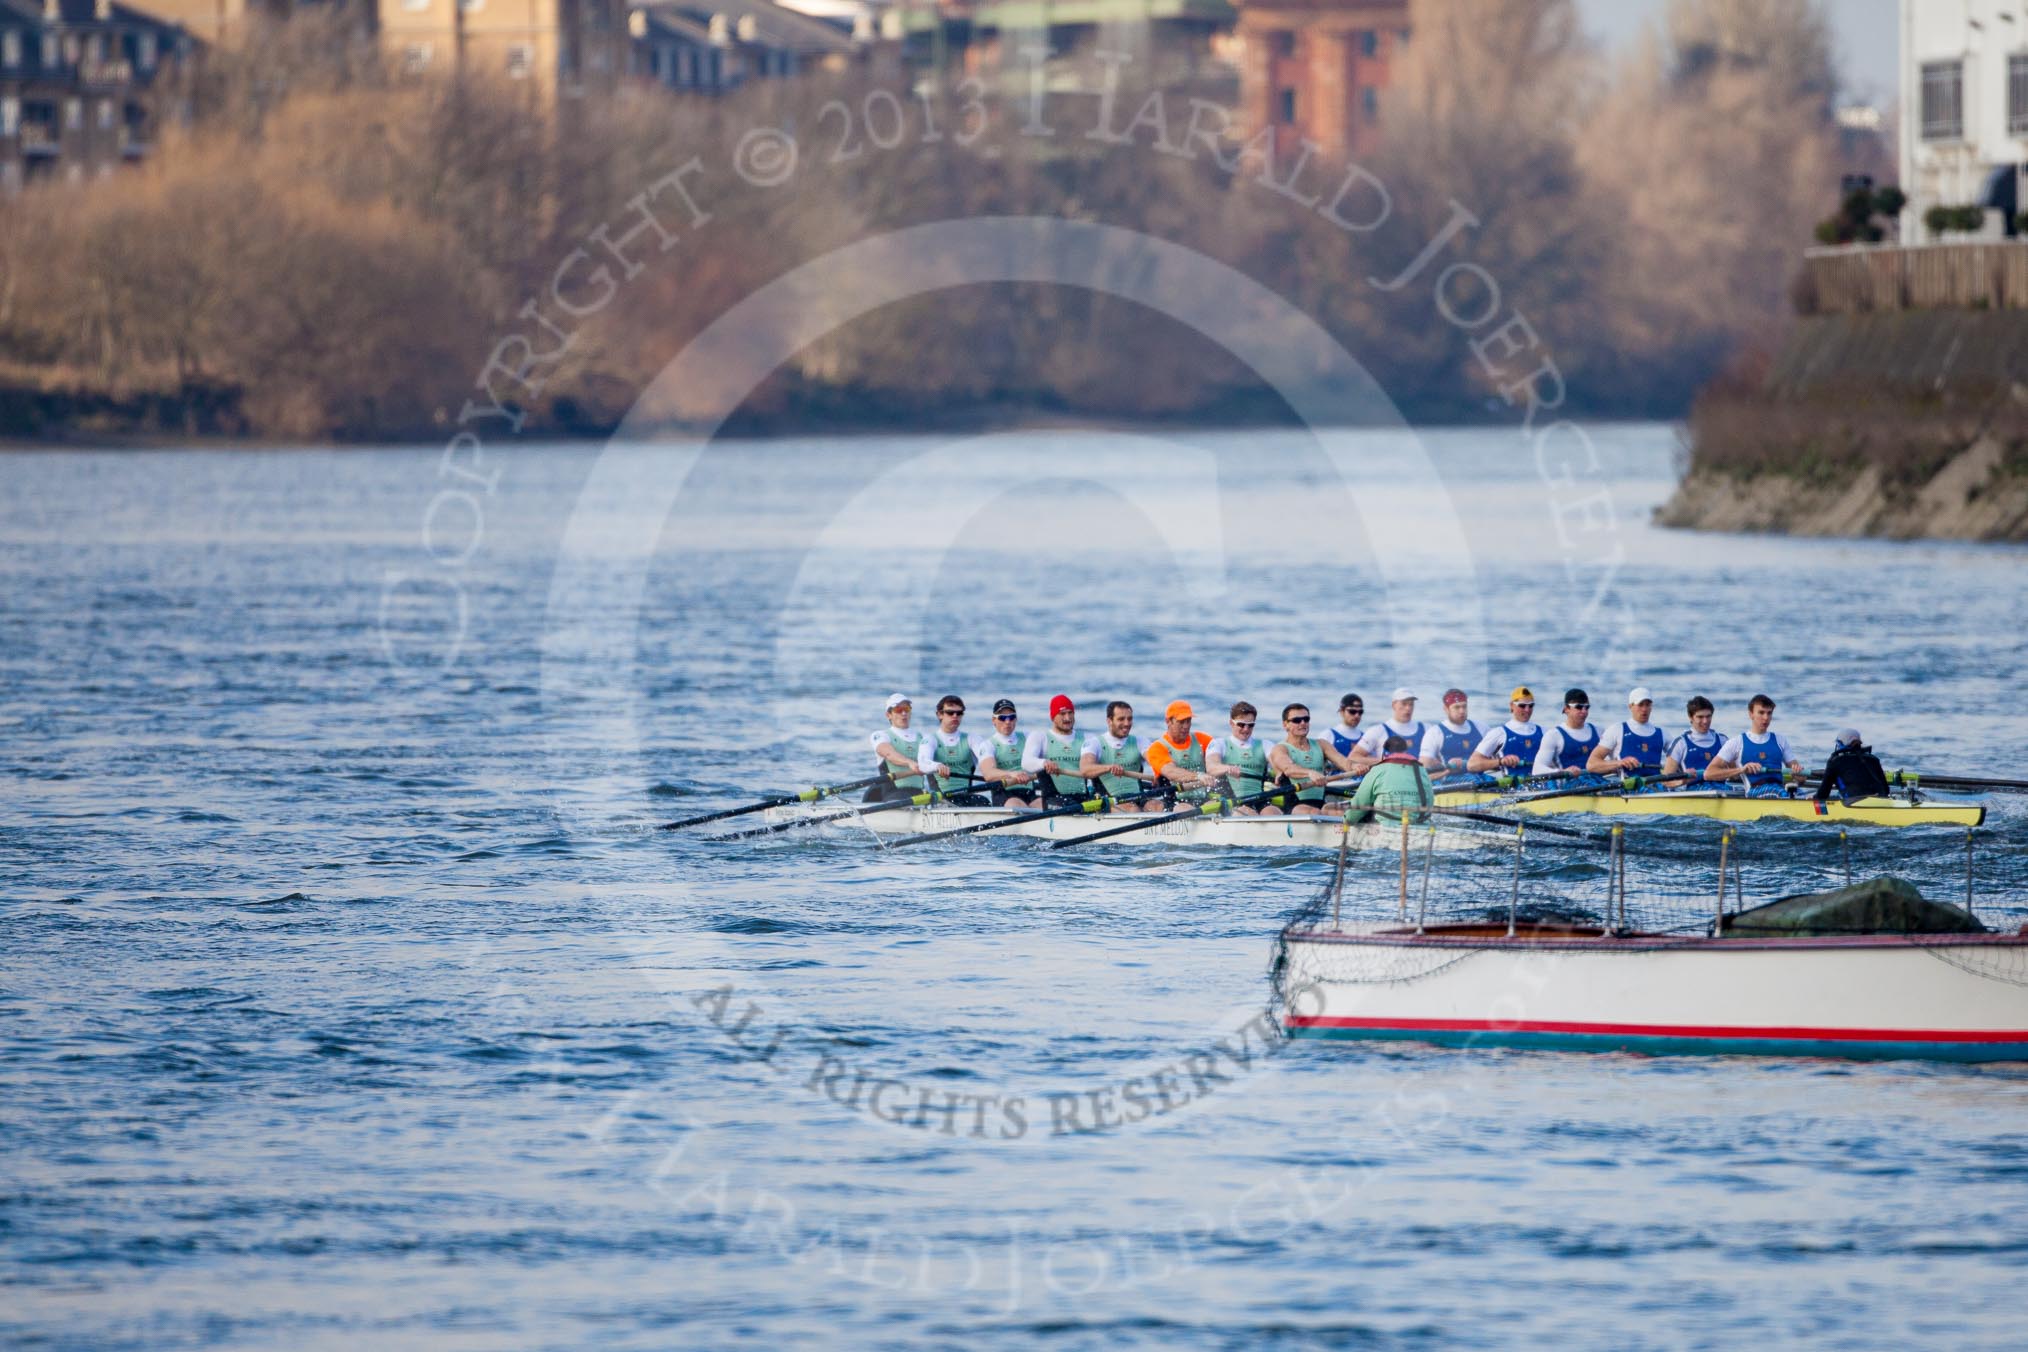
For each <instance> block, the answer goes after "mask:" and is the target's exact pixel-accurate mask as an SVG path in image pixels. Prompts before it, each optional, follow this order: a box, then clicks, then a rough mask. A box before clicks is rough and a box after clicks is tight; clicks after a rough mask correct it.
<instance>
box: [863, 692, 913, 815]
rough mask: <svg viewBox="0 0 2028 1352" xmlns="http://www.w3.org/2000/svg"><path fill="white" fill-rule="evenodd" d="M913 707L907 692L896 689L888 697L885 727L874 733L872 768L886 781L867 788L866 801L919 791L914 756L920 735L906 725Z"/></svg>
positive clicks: (899, 796) (908, 794)
mask: <svg viewBox="0 0 2028 1352" xmlns="http://www.w3.org/2000/svg"><path fill="white" fill-rule="evenodd" d="M914 710H915V706H914V704H913V703H912V702H911V701H910V700H909V697H908V696H907V695H904V694H901V693H900V692H899V691H897V692H896V693H894V694H892V695H889V696H888V697H887V726H886V727H884V728H882V729H881V730H880V731H879V732H876V733H874V734H873V737H872V741H873V755H874V757H875V768H876V769H878V770H881V771H883V772H884V773H885V774H886V775H887V780H888V782H887V783H885V784H875V785H874V786H873V787H872V788H870V789H868V790H867V791H866V801H867V802H869V803H880V802H885V801H887V800H888V799H891V798H907V797H910V796H911V795H914V794H918V793H921V792H922V771H921V768H920V766H918V764H917V758H918V757H919V756H920V755H921V754H922V740H923V739H922V734H921V733H919V732H916V731H914V730H913V729H911V728H910V727H909V719H910V717H911V716H912V715H913V713H914Z"/></svg>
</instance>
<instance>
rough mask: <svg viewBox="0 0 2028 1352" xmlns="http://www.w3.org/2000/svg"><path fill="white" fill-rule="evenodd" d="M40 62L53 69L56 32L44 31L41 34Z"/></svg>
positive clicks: (55, 61)
mask: <svg viewBox="0 0 2028 1352" xmlns="http://www.w3.org/2000/svg"><path fill="white" fill-rule="evenodd" d="M42 64H43V65H44V66H45V67H47V68H51V69H54V68H55V66H56V64H57V58H56V34H54V33H44V34H43V35H42Z"/></svg>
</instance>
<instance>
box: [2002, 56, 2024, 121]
mask: <svg viewBox="0 0 2028 1352" xmlns="http://www.w3.org/2000/svg"><path fill="white" fill-rule="evenodd" d="M2007 134H2008V135H2009V136H2028V56H2010V57H2008V58H2007Z"/></svg>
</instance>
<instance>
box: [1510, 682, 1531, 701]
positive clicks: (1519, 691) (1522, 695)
mask: <svg viewBox="0 0 2028 1352" xmlns="http://www.w3.org/2000/svg"><path fill="white" fill-rule="evenodd" d="M1534 698H1535V692H1534V691H1533V690H1530V689H1529V688H1528V687H1527V686H1525V685H1517V686H1515V687H1514V693H1513V694H1511V695H1509V696H1507V702H1508V703H1509V704H1512V703H1513V702H1514V701H1515V700H1518V699H1525V700H1533V699H1534Z"/></svg>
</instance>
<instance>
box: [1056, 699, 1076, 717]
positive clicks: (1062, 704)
mask: <svg viewBox="0 0 2028 1352" xmlns="http://www.w3.org/2000/svg"><path fill="white" fill-rule="evenodd" d="M1076 707H1077V706H1076V705H1075V704H1072V703H1071V702H1070V696H1068V695H1058V696H1056V698H1054V699H1052V700H1050V701H1049V716H1050V717H1051V718H1054V717H1056V716H1057V715H1058V714H1060V713H1062V712H1063V711H1064V710H1066V709H1075V708H1076Z"/></svg>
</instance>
